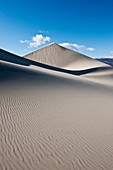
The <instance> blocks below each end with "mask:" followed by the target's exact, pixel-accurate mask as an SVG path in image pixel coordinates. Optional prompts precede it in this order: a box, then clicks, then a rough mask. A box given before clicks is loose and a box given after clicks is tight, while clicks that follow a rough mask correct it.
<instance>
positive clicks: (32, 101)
mask: <svg viewBox="0 0 113 170" xmlns="http://www.w3.org/2000/svg"><path fill="white" fill-rule="evenodd" d="M21 60H23V58H22V59H21ZM108 70H109V68H108ZM104 73H105V72H104ZM112 73H113V72H112V69H111V70H110V74H109V71H108V72H106V75H108V77H109V79H107V80H108V81H109V83H106V81H107V80H105V81H103V82H101V81H100V79H99V78H97V77H98V74H99V75H100V74H101V73H100V72H95V74H96V77H95V75H94V73H89V74H90V76H89V75H88V74H87V76H86V75H84V76H76V75H71V74H67V73H62V72H58V71H54V70H49V69H46V68H42V67H39V66H33V65H31V66H25V65H21V64H14V63H11V62H7V61H3V59H2V60H0V133H1V135H0V170H5V169H8V170H113V84H112ZM91 74H92V76H91ZM102 74H103V72H102ZM110 75H111V76H110ZM110 80H111V81H110Z"/></svg>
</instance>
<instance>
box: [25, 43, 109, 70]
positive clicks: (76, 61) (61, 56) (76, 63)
mask: <svg viewBox="0 0 113 170" xmlns="http://www.w3.org/2000/svg"><path fill="white" fill-rule="evenodd" d="M24 57H25V58H28V59H31V60H34V61H37V62H40V63H44V64H48V65H52V66H55V67H59V68H65V69H68V70H81V69H89V68H94V67H102V66H103V67H105V66H108V65H107V64H105V63H102V62H99V61H97V60H94V59H92V58H89V57H88V56H85V55H83V54H80V53H78V52H75V51H72V50H69V49H67V48H64V47H62V46H60V45H58V44H56V43H53V44H51V45H49V46H45V47H43V48H41V49H39V50H37V51H34V52H32V53H30V54H27V55H25V56H24Z"/></svg>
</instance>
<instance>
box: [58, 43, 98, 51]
mask: <svg viewBox="0 0 113 170" xmlns="http://www.w3.org/2000/svg"><path fill="white" fill-rule="evenodd" d="M59 45H61V46H63V47H66V48H68V49H71V50H74V51H76V50H86V51H94V50H95V49H94V48H92V47H86V46H85V45H79V44H72V43H61V44H59Z"/></svg>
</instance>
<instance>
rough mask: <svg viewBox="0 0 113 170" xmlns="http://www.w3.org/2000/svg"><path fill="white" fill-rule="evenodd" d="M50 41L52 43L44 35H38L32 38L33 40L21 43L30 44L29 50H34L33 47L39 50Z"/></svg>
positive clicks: (21, 41)
mask: <svg viewBox="0 0 113 170" xmlns="http://www.w3.org/2000/svg"><path fill="white" fill-rule="evenodd" d="M50 41H51V38H50V37H46V36H43V35H42V34H36V35H35V36H33V37H32V38H31V40H20V43H22V44H23V43H26V44H28V48H32V47H35V48H37V47H39V46H40V45H43V44H45V43H47V42H50Z"/></svg>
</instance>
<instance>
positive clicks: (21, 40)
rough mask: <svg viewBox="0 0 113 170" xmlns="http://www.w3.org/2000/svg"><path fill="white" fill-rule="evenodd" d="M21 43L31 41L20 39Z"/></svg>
mask: <svg viewBox="0 0 113 170" xmlns="http://www.w3.org/2000/svg"><path fill="white" fill-rule="evenodd" d="M20 43H22V44H23V43H29V41H28V40H20Z"/></svg>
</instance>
